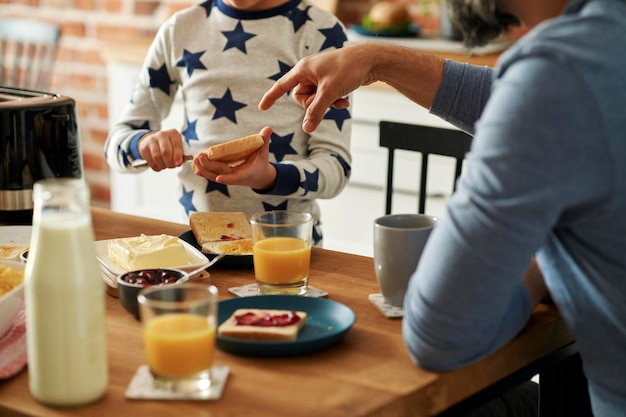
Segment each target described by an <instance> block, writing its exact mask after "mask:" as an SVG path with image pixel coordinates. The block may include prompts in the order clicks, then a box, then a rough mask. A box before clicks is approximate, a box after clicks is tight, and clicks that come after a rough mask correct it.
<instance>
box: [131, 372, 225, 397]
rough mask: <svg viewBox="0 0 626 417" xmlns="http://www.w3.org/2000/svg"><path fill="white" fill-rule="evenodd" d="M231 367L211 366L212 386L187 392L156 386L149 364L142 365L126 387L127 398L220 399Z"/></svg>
mask: <svg viewBox="0 0 626 417" xmlns="http://www.w3.org/2000/svg"><path fill="white" fill-rule="evenodd" d="M229 373H230V368H229V367H228V366H214V367H213V368H211V377H212V378H213V380H212V381H211V387H210V388H209V390H208V391H207V392H203V393H201V394H186V393H181V392H172V391H168V390H164V389H159V388H156V387H155V386H154V385H153V378H152V374H151V373H150V368H149V367H148V365H141V366H140V367H139V368H138V369H137V373H135V376H134V377H133V379H132V380H131V381H130V384H129V385H128V388H127V389H126V394H125V395H126V398H129V399H133V400H218V399H220V398H221V397H222V392H223V391H224V386H225V385H226V380H227V379H228V374H229Z"/></svg>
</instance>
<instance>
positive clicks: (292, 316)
mask: <svg viewBox="0 0 626 417" xmlns="http://www.w3.org/2000/svg"><path fill="white" fill-rule="evenodd" d="M299 321H300V316H298V315H297V314H296V312H295V311H292V312H289V313H284V314H269V313H266V314H263V315H260V316H259V315H256V314H254V313H245V314H240V315H238V316H235V324H236V325H237V326H259V327H282V326H291V325H293V324H296V323H297V322H299Z"/></svg>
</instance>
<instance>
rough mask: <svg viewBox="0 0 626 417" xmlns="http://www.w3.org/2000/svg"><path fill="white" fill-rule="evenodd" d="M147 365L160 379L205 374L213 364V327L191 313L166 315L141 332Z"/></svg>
mask: <svg viewBox="0 0 626 417" xmlns="http://www.w3.org/2000/svg"><path fill="white" fill-rule="evenodd" d="M144 342H145V346H146V356H147V358H148V365H149V366H150V369H151V370H152V372H153V373H154V374H156V375H159V376H164V377H184V376H190V375H193V374H197V373H200V372H203V371H207V370H208V369H210V368H211V365H212V364H213V352H214V350H215V325H212V324H210V323H209V322H208V321H207V319H206V317H204V316H198V315H194V314H182V313H181V314H179V313H175V314H166V315H163V316H158V317H155V318H154V319H152V320H150V321H149V322H148V323H147V324H146V326H145V329H144Z"/></svg>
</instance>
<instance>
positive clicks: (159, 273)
mask: <svg viewBox="0 0 626 417" xmlns="http://www.w3.org/2000/svg"><path fill="white" fill-rule="evenodd" d="M181 278H182V275H180V273H178V272H175V271H169V270H167V269H145V270H141V271H131V272H128V273H126V274H125V275H124V276H123V277H122V280H123V281H125V282H128V283H129V284H137V285H141V286H142V287H151V286H153V285H162V284H173V283H175V282H176V281H178V280H179V279H181Z"/></svg>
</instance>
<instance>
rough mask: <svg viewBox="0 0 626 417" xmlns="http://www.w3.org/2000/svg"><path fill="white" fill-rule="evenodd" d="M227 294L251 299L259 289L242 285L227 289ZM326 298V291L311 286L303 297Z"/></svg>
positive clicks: (252, 285) (250, 285)
mask: <svg viewBox="0 0 626 417" xmlns="http://www.w3.org/2000/svg"><path fill="white" fill-rule="evenodd" d="M228 292H229V293H231V294H234V295H236V296H239V297H252V296H254V295H260V294H259V289H258V287H257V285H256V284H248V285H242V286H241V287H231V288H229V289H228ZM327 296H328V293H327V292H326V291H323V290H320V289H317V288H315V287H311V286H309V288H308V290H307V292H306V293H305V294H304V295H303V297H312V298H320V297H327Z"/></svg>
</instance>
